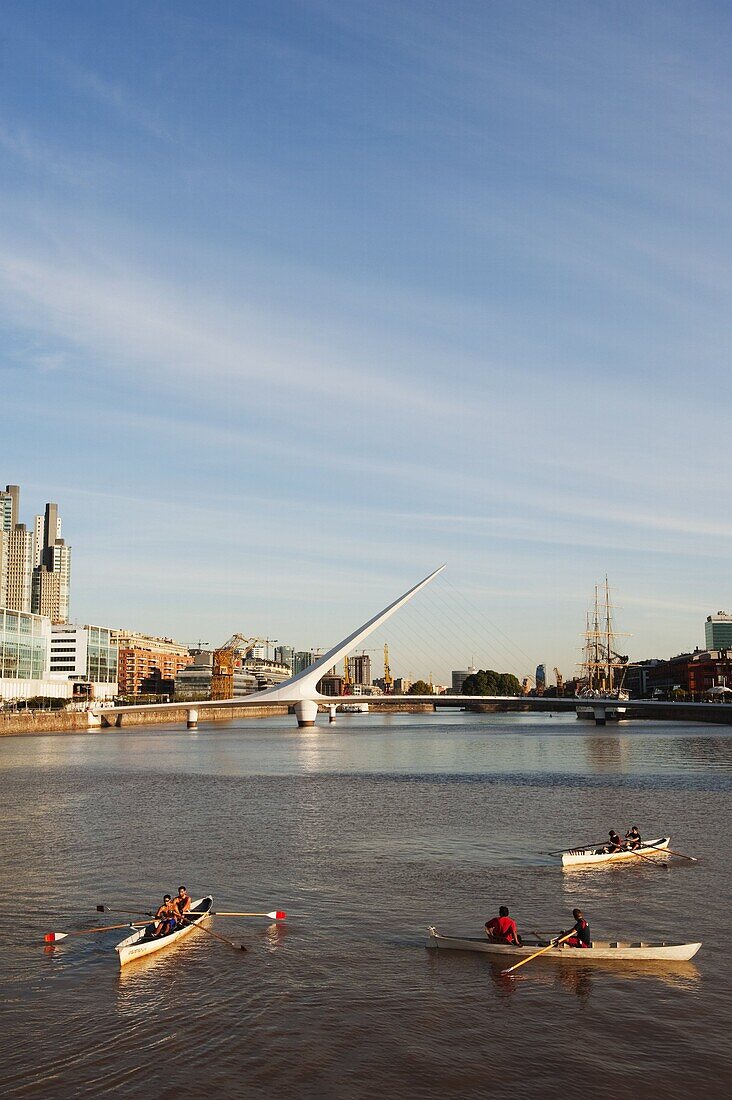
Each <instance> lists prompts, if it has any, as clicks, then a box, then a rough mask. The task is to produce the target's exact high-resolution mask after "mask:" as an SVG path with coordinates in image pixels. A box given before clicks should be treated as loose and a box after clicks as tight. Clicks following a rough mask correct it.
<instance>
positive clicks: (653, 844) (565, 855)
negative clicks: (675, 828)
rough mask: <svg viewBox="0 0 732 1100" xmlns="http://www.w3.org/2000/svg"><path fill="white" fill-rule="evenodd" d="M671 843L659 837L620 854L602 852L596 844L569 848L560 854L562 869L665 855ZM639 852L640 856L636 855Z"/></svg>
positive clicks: (666, 837) (666, 838)
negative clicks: (587, 846)
mask: <svg viewBox="0 0 732 1100" xmlns="http://www.w3.org/2000/svg"><path fill="white" fill-rule="evenodd" d="M670 843H671V837H670V836H661V837H659V838H658V839H657V840H647V841H645V843H643V844H641V846H640V848H637V849H628V850H625V849H623V851H621V852H603V851H602V847H601V846H600V847H598V846H597V845H596V844H595V845H593V846H592V847H591V848H569V849H568V850H567V851H566V852H562V867H578V866H584V865H586V864H593V863H618V862H622V861H623V860H628V859H636V860H637V859H640V860H642V859H643V857H644V856H652V855H653V853H654V852H657V853H658V854H659V855H666V854H667V853H666V851H665V849H666V848H668V846H669V844H670ZM638 852H640V855H638Z"/></svg>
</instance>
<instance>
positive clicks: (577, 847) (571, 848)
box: [546, 839, 607, 856]
mask: <svg viewBox="0 0 732 1100" xmlns="http://www.w3.org/2000/svg"><path fill="white" fill-rule="evenodd" d="M603 844H607V839H605V840H594V841H592V843H591V844H568V845H567V847H566V848H562V849H561V851H559V852H547V853H546V854H547V855H548V856H563V855H564V853H565V852H575V851H581V850H582V849H584V848H599V847H600V846H601V845H603Z"/></svg>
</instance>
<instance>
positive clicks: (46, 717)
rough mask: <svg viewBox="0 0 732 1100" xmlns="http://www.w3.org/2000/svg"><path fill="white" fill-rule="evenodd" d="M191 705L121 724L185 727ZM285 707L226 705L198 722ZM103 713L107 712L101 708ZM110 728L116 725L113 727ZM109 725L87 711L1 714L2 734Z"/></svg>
mask: <svg viewBox="0 0 732 1100" xmlns="http://www.w3.org/2000/svg"><path fill="white" fill-rule="evenodd" d="M190 706H191V704H188V706H181V707H176V708H175V710H166V711H165V712H164V713H160V712H155V711H146V712H143V713H139V712H138V713H135V714H130V715H125V714H124V713H123V714H122V715H121V721H120V723H119V724H120V725H121V726H125V727H127V726H129V727H130V728H132V727H134V726H153V725H158V726H159V725H162V724H165V725H178V724H180V725H181V726H182V727H183V728H184V729H185V725H186V717H187V714H188V711H189V710H190ZM287 711H288V708H287V707H286V706H283V705H280V706H270V707H246V708H245V707H225V708H222V709H220V710H219V709H215V710H214V709H211V710H205V711H202V712H201V715H200V718H199V721H200V722H201V724H203V723H207V722H230V721H231V720H232V719H233V718H272V717H276V716H277V715H281V714H287ZM101 713H102V714H104V711H101ZM111 728H114V726H112V727H111ZM109 729H110V727H109V726H104V725H102V726H101V728H99V727H97V728H93V729H90V728H89V716H88V714H87V713H86V711H42V710H37V711H27V712H26V711H22V712H18V713H15V714H0V736H3V735H6V736H10V735H11V734H24V733H94V734H97V733H105V732H107V731H108V730H109Z"/></svg>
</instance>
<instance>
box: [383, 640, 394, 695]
mask: <svg viewBox="0 0 732 1100" xmlns="http://www.w3.org/2000/svg"><path fill="white" fill-rule="evenodd" d="M393 686H394V677H393V676H392V674H391V668H390V666H389V646H388V645H387V644H386V642H384V695H391V689H392V687H393Z"/></svg>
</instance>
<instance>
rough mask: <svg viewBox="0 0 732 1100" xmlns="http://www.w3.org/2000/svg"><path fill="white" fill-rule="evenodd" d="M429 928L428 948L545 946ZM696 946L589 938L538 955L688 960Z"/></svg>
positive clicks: (527, 951)
mask: <svg viewBox="0 0 732 1100" xmlns="http://www.w3.org/2000/svg"><path fill="white" fill-rule="evenodd" d="M429 932H430V935H429V940H428V941H427V946H428V947H429V948H438V949H440V950H444V949H448V950H450V951H479V952H481V953H482V954H486V955H493V956H494V957H495V958H497V959H507V958H511V959H521V958H527V957H528V956H529V955H533V954H534V953H535V952H536V951H538V950H539V948H541V947H546V946H547V943H546V942H544V943H542V942H541V941H533V942H531V943H530V942H524V944H523V946H521V947H517V946H516V945H515V944H508V943H491V942H490V940H488V939H479V938H477V937H475V938H473V937H467V938H458V937H455V936H442V935H441V934H440V933H439V932H438V931H437V929H436V928H430V930H429ZM700 947H701V943H643V942H640V943H622V942H620V941H617V942H613V941H599V940H593V943H592V947H584V948H581V947H564V946H560V947H552V948H551V949H550V950H549V951H545V952H544V954H543V955H539V956H538V958H540V959H552V960H554V961H557V960H559V961H560V962H569V963H576V962H579V963H592V962H688V960H689V959H693V957H694V955H696V953H697V951H698V950H699V948H700Z"/></svg>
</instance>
